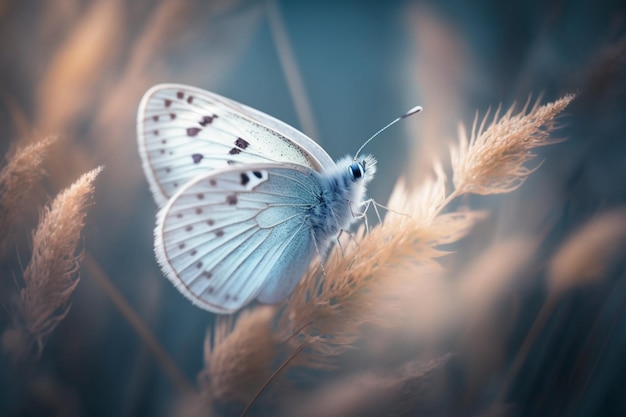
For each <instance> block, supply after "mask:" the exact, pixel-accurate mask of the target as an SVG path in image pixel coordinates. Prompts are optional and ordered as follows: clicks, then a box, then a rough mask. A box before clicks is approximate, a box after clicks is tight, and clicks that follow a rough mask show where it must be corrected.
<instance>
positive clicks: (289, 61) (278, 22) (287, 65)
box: [266, 0, 319, 142]
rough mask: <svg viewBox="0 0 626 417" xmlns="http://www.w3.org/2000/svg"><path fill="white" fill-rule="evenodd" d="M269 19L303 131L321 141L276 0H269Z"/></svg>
mask: <svg viewBox="0 0 626 417" xmlns="http://www.w3.org/2000/svg"><path fill="white" fill-rule="evenodd" d="M266 4H267V19H268V22H269V26H270V31H271V32H272V39H273V40H274V44H275V45H276V51H277V53H278V59H279V60H280V65H281V67H282V69H283V73H284V74H285V78H286V80H287V87H288V88H289V92H290V94H291V98H292V99H293V102H294V105H295V107H296V113H297V114H298V119H299V120H300V124H301V125H302V131H303V132H305V133H306V134H307V135H309V136H311V137H312V138H313V139H315V140H316V141H318V142H319V132H318V130H317V128H316V127H315V121H314V117H313V110H312V109H311V106H310V104H309V99H308V96H307V94H306V89H305V88H304V82H303V81H302V77H300V71H299V70H298V65H297V64H296V58H295V56H294V53H293V50H292V48H291V45H290V44H289V37H288V36H287V29H286V28H285V24H284V22H283V18H282V16H281V15H280V10H279V8H278V5H277V4H276V0H268V1H267V3H266Z"/></svg>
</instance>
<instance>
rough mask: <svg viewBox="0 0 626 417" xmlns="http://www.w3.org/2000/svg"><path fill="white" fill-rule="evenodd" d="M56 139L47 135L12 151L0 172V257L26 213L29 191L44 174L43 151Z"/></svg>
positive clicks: (4, 252) (10, 242) (44, 152)
mask: <svg viewBox="0 0 626 417" xmlns="http://www.w3.org/2000/svg"><path fill="white" fill-rule="evenodd" d="M56 140H57V138H56V136H48V137H47V138H45V139H43V140H40V141H38V142H36V143H33V144H31V145H28V146H25V147H23V148H20V149H17V148H16V149H14V150H13V151H12V152H10V153H9V154H8V155H7V157H6V161H7V162H6V165H5V166H4V168H2V170H1V171H0V230H2V233H1V234H0V254H6V252H7V250H8V249H9V247H10V245H11V244H12V242H13V237H14V235H15V232H16V230H17V229H18V228H19V226H21V225H22V223H23V220H24V215H25V213H26V212H27V210H25V207H27V201H28V197H29V195H30V192H31V191H32V189H33V188H34V187H35V185H36V184H38V183H39V181H40V180H41V178H42V177H43V176H44V175H45V171H44V168H43V161H44V159H45V156H46V151H47V150H48V148H49V147H50V145H52V144H53V143H54V142H55V141H56Z"/></svg>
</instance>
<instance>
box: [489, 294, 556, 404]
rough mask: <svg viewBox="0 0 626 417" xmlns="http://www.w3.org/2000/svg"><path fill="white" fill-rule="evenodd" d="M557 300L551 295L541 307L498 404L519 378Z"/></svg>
mask: <svg viewBox="0 0 626 417" xmlns="http://www.w3.org/2000/svg"><path fill="white" fill-rule="evenodd" d="M556 300H557V297H555V296H554V295H552V294H551V295H549V296H548V298H547V299H546V301H545V302H544V303H543V305H542V306H541V310H540V311H539V314H537V317H536V318H535V321H534V322H533V325H532V326H531V328H530V330H529V331H528V334H527V335H526V338H524V342H522V346H520V349H519V350H518V351H517V354H516V355H515V358H514V359H513V363H512V364H511V367H510V368H509V370H508V372H507V375H506V378H505V380H504V384H502V387H501V388H500V392H499V394H498V399H497V403H499V404H503V401H504V400H505V399H506V395H507V394H508V392H509V390H510V389H511V385H512V384H513V381H514V380H515V378H516V377H517V376H518V374H519V371H520V369H521V367H522V365H523V364H524V362H525V361H526V357H527V356H528V352H530V348H531V347H532V346H533V345H534V344H535V341H536V340H537V337H538V336H539V334H540V333H541V331H542V330H543V328H544V326H545V325H546V323H547V321H548V317H550V315H551V314H552V311H553V310H554V306H555V305H556Z"/></svg>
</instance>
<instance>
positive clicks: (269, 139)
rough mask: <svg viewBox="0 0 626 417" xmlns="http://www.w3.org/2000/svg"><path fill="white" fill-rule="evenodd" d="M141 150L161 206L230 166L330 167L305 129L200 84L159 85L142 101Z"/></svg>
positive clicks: (139, 125)
mask: <svg viewBox="0 0 626 417" xmlns="http://www.w3.org/2000/svg"><path fill="white" fill-rule="evenodd" d="M137 130H138V132H137V133H138V141H139V152H140V154H141V157H142V164H143V168H144V172H145V174H146V177H147V178H148V182H149V184H150V189H151V190H152V193H153V195H154V198H155V200H156V202H157V204H158V205H159V206H163V205H165V204H166V203H167V201H168V200H169V198H170V197H172V196H173V195H174V194H176V193H177V192H178V190H179V189H181V188H182V187H183V186H184V185H185V184H186V183H187V182H189V181H191V180H192V179H193V178H194V177H196V176H197V175H200V174H205V173H207V172H208V171H210V170H214V169H217V168H224V167H228V166H229V165H233V164H239V163H244V164H250V163H277V162H289V163H293V164H298V165H302V166H305V167H308V168H311V169H313V170H316V171H323V170H326V169H328V168H330V167H332V166H334V162H333V160H332V159H331V158H330V156H328V154H327V153H326V152H325V151H324V150H323V149H322V148H321V147H320V146H319V145H317V143H315V142H314V141H313V140H311V139H310V138H308V137H307V136H306V135H304V134H303V133H301V132H299V131H298V130H296V129H294V128H293V127H291V126H289V125H287V124H285V123H283V122H281V121H279V120H277V119H275V118H273V117H271V116H269V115H267V114H265V113H262V112H260V111H258V110H255V109H252V108H250V107H247V106H244V105H243V104H240V103H237V102H236V101H233V100H229V99H227V98H225V97H222V96H220V95H218V94H215V93H210V92H208V91H204V90H202V89H199V88H195V87H190V86H185V85H178V84H161V85H157V86H154V87H152V88H151V89H150V90H148V92H146V94H145V95H144V97H143V99H142V100H141V104H140V106H139V112H138V116H137Z"/></svg>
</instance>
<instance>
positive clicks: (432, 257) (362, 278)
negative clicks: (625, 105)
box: [280, 95, 574, 366]
mask: <svg viewBox="0 0 626 417" xmlns="http://www.w3.org/2000/svg"><path fill="white" fill-rule="evenodd" d="M573 98H574V96H573V95H567V96H565V97H563V98H561V99H559V100H557V101H555V102H554V103H550V104H547V105H544V106H539V105H535V106H533V107H532V108H531V109H530V110H528V104H527V105H526V106H525V107H524V109H522V111H521V112H520V113H519V114H517V115H513V108H511V109H510V110H509V111H508V112H507V113H506V114H504V115H503V116H502V117H499V116H498V112H496V115H495V116H494V119H493V123H492V124H491V125H490V126H489V127H488V128H485V124H486V122H487V118H486V117H485V118H484V119H483V122H482V123H481V126H480V127H479V128H478V129H477V128H476V123H475V125H474V127H473V129H472V135H471V138H470V139H469V140H468V139H467V137H466V136H465V134H464V132H461V138H460V145H459V147H458V148H453V149H452V150H451V159H452V170H453V174H454V179H453V183H454V185H455V188H454V189H453V191H452V192H450V193H448V192H447V190H446V182H447V179H446V176H445V173H444V171H443V169H442V167H441V164H439V163H438V162H436V163H435V164H434V171H435V175H434V177H433V178H431V179H429V180H427V181H425V182H424V183H423V184H422V185H421V187H418V188H417V189H415V190H409V189H407V187H406V186H405V185H404V182H402V181H400V182H399V183H398V184H397V186H396V189H395V190H394V192H393V193H392V196H391V198H390V201H389V203H388V205H387V207H388V212H387V215H386V216H385V219H384V221H383V222H382V223H381V224H379V225H377V226H376V227H374V228H372V229H371V230H370V231H369V232H368V233H366V231H365V229H364V228H363V227H362V228H361V229H360V230H359V231H357V232H356V233H355V234H354V235H353V236H352V237H351V238H348V237H345V238H344V239H343V240H342V242H341V245H336V246H335V247H334V248H333V250H332V251H331V253H330V255H329V257H328V259H327V261H326V262H325V264H324V267H323V268H322V267H321V265H320V263H319V260H317V261H314V262H313V264H312V266H311V268H310V269H309V271H308V272H307V274H306V275H305V277H304V278H303V279H302V281H301V282H300V284H299V285H298V287H296V289H295V291H294V292H293V294H292V296H291V298H290V299H289V300H288V303H287V305H286V307H285V310H284V312H283V314H282V315H281V323H280V328H281V329H282V330H283V331H284V334H283V336H284V337H285V338H286V340H287V341H288V343H290V344H291V346H292V348H295V347H296V346H301V345H302V343H305V344H306V345H307V349H306V350H305V351H304V352H303V354H302V358H301V359H300V361H299V362H300V363H305V364H307V365H309V366H328V365H329V364H330V363H331V362H332V357H334V356H336V355H339V354H341V353H343V352H345V351H346V350H347V349H350V348H352V346H353V345H354V342H355V341H356V340H358V338H359V337H360V336H361V328H362V326H363V325H365V324H368V325H377V326H388V325H397V324H398V323H400V322H402V321H403V320H404V321H406V320H407V314H406V313H407V310H409V311H410V310H411V309H406V308H404V307H405V306H406V302H407V300H409V302H410V300H411V294H412V291H415V288H416V286H415V285H413V283H414V282H415V280H420V279H429V278H430V277H433V278H434V277H435V276H437V275H438V273H439V272H440V271H441V265H440V263H439V261H438V258H440V257H441V256H443V255H446V252H444V251H442V250H441V249H440V247H441V245H445V244H450V243H453V242H457V241H458V240H460V239H461V238H462V237H464V236H465V235H467V233H468V232H469V230H470V229H471V227H472V226H473V225H474V224H475V223H476V221H478V220H479V219H481V218H483V217H484V213H482V212H477V211H469V210H468V211H461V210H457V211H454V210H453V211H449V212H445V211H444V209H447V208H448V204H449V203H450V202H451V201H452V200H453V199H455V198H456V197H458V196H460V195H463V194H466V193H478V194H492V193H504V192H511V191H513V190H515V189H516V188H517V187H518V186H519V185H521V184H522V183H523V181H524V180H525V179H526V177H527V176H528V175H529V174H530V173H532V172H533V169H529V168H526V167H524V164H525V163H526V162H527V161H529V160H530V159H531V158H532V157H533V155H532V154H531V153H530V150H531V149H532V148H534V147H537V146H544V145H548V144H551V143H554V142H555V141H554V140H551V139H550V138H549V134H550V132H551V131H552V130H553V129H554V127H555V117H556V116H557V115H558V114H559V113H560V112H561V111H562V110H563V109H565V107H567V105H568V104H569V103H570V102H571V100H572V99H573ZM494 274H495V273H494ZM495 275H497V274H495ZM493 279H494V280H497V278H493ZM502 282H505V280H501V283H502ZM496 287H497V286H496ZM496 287H494V288H496ZM470 289H471V285H470V286H469V287H468V288H465V290H468V291H469V290H470ZM466 295H467V296H468V301H469V302H470V303H471V302H472V301H471V300H472V298H473V300H474V301H476V299H478V298H479V297H476V293H472V292H471V291H469V292H467V293H466ZM444 316H445V314H444V315H442V317H444Z"/></svg>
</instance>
